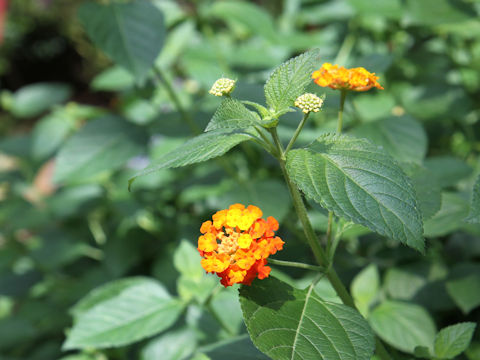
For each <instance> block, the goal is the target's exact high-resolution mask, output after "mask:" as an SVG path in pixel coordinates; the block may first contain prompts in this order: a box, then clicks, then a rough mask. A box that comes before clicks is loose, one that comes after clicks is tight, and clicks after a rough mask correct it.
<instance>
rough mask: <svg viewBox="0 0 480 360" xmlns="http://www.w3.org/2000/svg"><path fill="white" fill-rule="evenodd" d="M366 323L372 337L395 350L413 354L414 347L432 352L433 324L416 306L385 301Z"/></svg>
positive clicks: (421, 308) (427, 314) (424, 311)
mask: <svg viewBox="0 0 480 360" xmlns="http://www.w3.org/2000/svg"><path fill="white" fill-rule="evenodd" d="M368 321H369V322H370V325H371V326H372V328H373V330H374V331H375V333H376V334H377V335H378V336H379V337H380V338H381V339H382V340H384V341H385V342H386V343H388V344H390V345H391V346H393V347H394V348H396V349H399V350H402V351H405V352H408V353H413V351H414V349H415V347H417V346H425V347H427V348H429V349H431V348H432V345H433V341H434V339H435V334H436V328H435V323H434V322H433V320H432V318H431V316H430V314H429V313H428V312H427V311H426V310H425V309H424V308H423V307H421V306H419V305H414V304H410V303H404V302H398V301H385V302H383V303H382V304H380V305H379V306H377V307H376V308H375V309H374V310H373V311H372V313H371V314H370V317H369V319H368Z"/></svg>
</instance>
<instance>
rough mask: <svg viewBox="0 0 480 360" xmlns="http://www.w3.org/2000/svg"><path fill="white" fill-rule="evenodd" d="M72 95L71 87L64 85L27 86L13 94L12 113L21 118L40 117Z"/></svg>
mask: <svg viewBox="0 0 480 360" xmlns="http://www.w3.org/2000/svg"><path fill="white" fill-rule="evenodd" d="M71 95H72V89H71V88H70V86H69V85H67V84H63V83H36V84H31V85H26V86H24V87H22V88H21V89H19V90H17V92H15V94H13V99H12V100H13V102H12V105H11V108H10V111H11V112H12V114H13V115H15V116H17V117H19V118H29V117H33V116H37V115H40V114H41V113H43V112H44V111H46V110H48V109H50V108H51V107H52V106H53V105H55V104H59V103H62V102H64V101H66V100H68V98H69V97H70V96H71Z"/></svg>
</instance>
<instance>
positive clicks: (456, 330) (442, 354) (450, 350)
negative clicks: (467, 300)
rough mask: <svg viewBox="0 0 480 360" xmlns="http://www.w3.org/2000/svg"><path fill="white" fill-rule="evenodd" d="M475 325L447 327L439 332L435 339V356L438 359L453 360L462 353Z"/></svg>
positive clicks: (467, 323)
mask: <svg viewBox="0 0 480 360" xmlns="http://www.w3.org/2000/svg"><path fill="white" fill-rule="evenodd" d="M476 326H477V325H476V324H475V323H473V322H465V323H460V324H455V325H452V326H448V327H446V328H443V329H442V330H440V332H439V333H438V334H437V336H436V338H435V356H436V357H437V358H440V359H453V358H454V357H455V356H457V355H460V354H461V353H462V352H464V351H465V350H466V349H467V347H468V345H470V341H472V336H473V332H474V331H475V327H476Z"/></svg>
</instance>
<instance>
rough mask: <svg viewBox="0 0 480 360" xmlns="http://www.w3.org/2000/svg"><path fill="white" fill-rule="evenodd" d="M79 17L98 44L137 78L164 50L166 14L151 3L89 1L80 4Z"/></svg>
mask: <svg viewBox="0 0 480 360" xmlns="http://www.w3.org/2000/svg"><path fill="white" fill-rule="evenodd" d="M78 17H79V19H80V22H81V23H82V24H83V25H84V26H85V29H86V31H87V33H88V35H89V37H90V38H91V39H92V41H93V42H94V43H95V45H96V46H98V47H99V48H100V49H102V50H103V51H104V52H105V53H106V54H107V55H108V56H109V57H110V58H111V59H112V60H113V61H115V62H116V63H117V64H119V65H121V66H123V67H124V68H125V69H127V70H128V71H130V72H131V73H132V74H133V75H134V76H136V77H138V78H143V77H144V76H145V75H146V73H147V72H148V71H149V70H150V68H151V66H152V65H153V63H154V61H155V59H156V57H157V56H158V54H159V53H160V50H161V49H162V46H163V41H164V37H165V27H164V21H163V15H162V12H161V11H160V10H159V8H158V7H156V6H155V5H153V4H152V2H150V1H145V0H137V1H133V2H128V3H125V2H122V3H121V2H116V1H111V2H109V3H108V4H100V3H96V2H91V1H90V2H86V3H84V4H82V5H81V7H80V8H79V11H78Z"/></svg>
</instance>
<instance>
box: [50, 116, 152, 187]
mask: <svg viewBox="0 0 480 360" xmlns="http://www.w3.org/2000/svg"><path fill="white" fill-rule="evenodd" d="M145 143H146V137H145V135H144V133H143V131H141V129H140V128H138V127H136V126H134V125H132V124H129V123H127V122H125V121H124V120H123V119H122V118H119V117H117V116H114V115H107V116H104V117H101V118H98V119H95V120H92V121H90V122H88V123H87V124H86V125H85V126H84V127H83V128H82V129H80V131H79V132H77V133H76V134H75V135H73V136H72V137H71V138H70V139H68V140H67V142H66V143H65V144H64V146H63V147H62V148H61V149H60V151H59V153H58V155H57V160H56V165H55V175H54V181H55V182H57V183H64V182H80V181H83V180H87V179H89V178H91V177H93V176H95V175H98V174H100V173H102V172H104V171H108V170H115V169H118V168H120V167H121V166H122V165H124V164H125V163H126V162H127V161H128V160H130V158H132V157H133V156H135V155H139V154H140V153H141V152H142V151H143V150H144V147H145V145H144V144H145Z"/></svg>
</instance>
